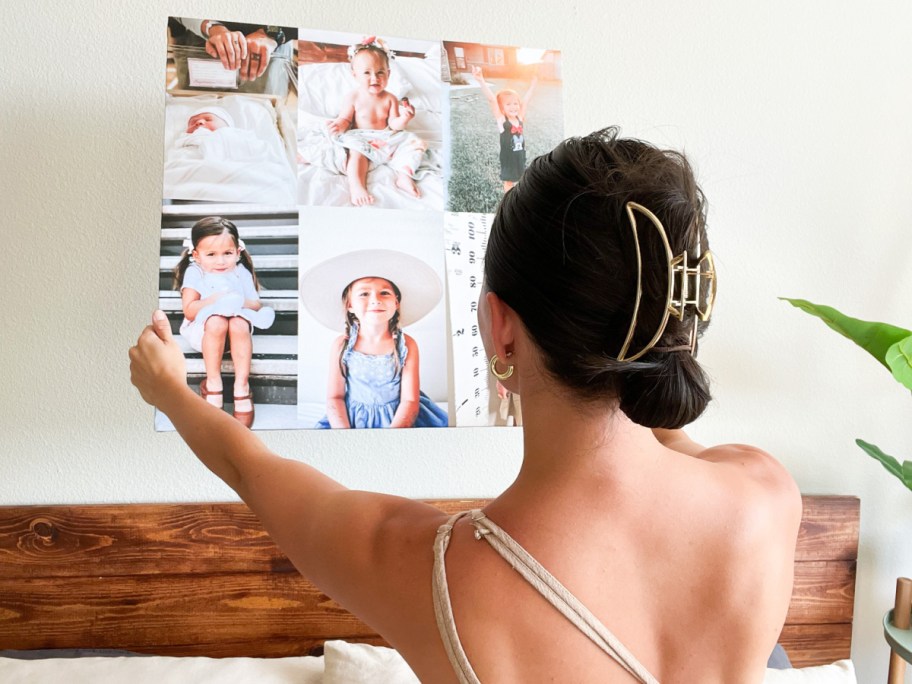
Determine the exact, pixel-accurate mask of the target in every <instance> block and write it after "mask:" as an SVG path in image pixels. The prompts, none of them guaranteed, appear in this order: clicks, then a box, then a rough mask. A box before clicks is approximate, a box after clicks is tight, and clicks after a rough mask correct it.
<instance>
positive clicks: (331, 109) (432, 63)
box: [298, 46, 445, 210]
mask: <svg viewBox="0 0 912 684" xmlns="http://www.w3.org/2000/svg"><path fill="white" fill-rule="evenodd" d="M354 87H355V81H354V79H353V78H352V75H351V68H350V67H349V65H348V63H338V62H336V63H323V64H306V65H302V66H301V67H300V68H299V69H298V142H299V148H300V147H301V146H302V145H304V144H306V143H305V141H306V140H307V141H310V142H312V141H313V138H312V136H313V135H314V134H315V133H317V134H321V133H322V132H323V131H324V130H325V127H326V122H327V121H328V120H329V119H333V118H335V117H336V116H338V115H339V110H340V108H341V102H342V97H343V96H344V95H345V94H346V93H348V92H350V91H351V90H353V89H354ZM387 90H388V91H389V92H391V93H393V94H394V95H396V96H397V97H398V98H402V97H408V99H409V102H410V103H411V104H412V105H413V106H414V107H415V118H414V119H412V121H411V122H410V123H409V126H408V130H409V131H410V132H412V133H414V134H415V135H417V136H418V137H419V138H421V139H422V140H424V141H425V142H426V143H427V144H428V150H427V152H426V153H425V156H424V160H423V162H422V165H421V166H420V167H419V168H418V171H417V175H418V177H419V179H418V181H417V185H418V189H419V191H420V192H421V198H418V199H416V198H414V197H410V196H408V195H406V194H405V193H403V192H402V191H400V190H398V189H396V188H395V186H394V185H393V181H394V179H395V173H394V172H393V170H392V169H390V168H389V167H386V166H378V167H375V168H372V169H371V170H370V171H369V173H368V176H367V183H368V190H369V191H370V192H371V194H372V195H373V196H374V199H375V201H374V204H373V206H375V207H383V208H387V209H435V210H442V209H443V206H444V184H443V168H444V149H443V120H444V112H443V107H444V102H445V98H444V97H443V86H442V82H441V80H440V49H439V46H435V47H434V48H432V49H431V50H430V51H429V52H428V53H427V55H426V56H425V57H424V58H423V59H422V58H418V57H397V58H396V59H395V60H393V62H392V63H391V66H390V82H389V85H388V86H387ZM298 198H299V199H298V201H299V203H300V204H306V205H321V206H351V202H350V200H349V193H348V182H347V179H346V177H345V176H344V175H342V174H339V173H337V172H335V171H332V170H330V169H328V168H326V166H325V165H322V164H320V163H319V162H318V163H313V164H309V163H304V162H303V161H302V160H301V159H299V163H298Z"/></svg>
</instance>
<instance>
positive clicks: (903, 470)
mask: <svg viewBox="0 0 912 684" xmlns="http://www.w3.org/2000/svg"><path fill="white" fill-rule="evenodd" d="M855 444H857V445H858V446H860V447H861V448H862V449H863V450H864V452H865V453H866V454H868V456H870V457H871V458H874V459H876V460H878V461H880V463H881V465H883V467H884V468H886V469H887V471H888V472H889V473H890V474H892V475H895V476H896V477H897V478H898V479H899V481H900V482H902V483H903V484H904V485H906V487H908V488H909V489H912V461H904V462H903V463H902V465H900V463H899V461H897V460H896V459H895V458H893V457H892V456H890V455H889V454H885V453H884V452H882V451H881V450H880V449H879V448H877V447H876V446H874V445H873V444H869V443H868V442H865V441H864V440H863V439H856V440H855Z"/></svg>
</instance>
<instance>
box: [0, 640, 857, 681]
mask: <svg viewBox="0 0 912 684" xmlns="http://www.w3.org/2000/svg"><path fill="white" fill-rule="evenodd" d="M324 648H325V650H324V653H325V655H324V656H323V657H322V658H316V657H311V656H306V657H303V656H302V657H289V658H169V657H162V656H150V657H125V658H118V657H104V658H92V657H89V658H48V659H45V660H16V659H12V658H0V682H3V684H26V683H27V684H59V683H60V682H66V683H67V684H89V683H91V684H123V683H124V682H129V684H162V683H163V682H164V683H167V684H184V683H185V682H186V684H222V683H223V682H232V683H233V682H256V684H376V683H381V682H382V684H420V682H419V681H418V678H417V677H416V676H415V674H414V673H413V672H412V670H411V668H409V666H408V664H407V663H406V662H405V660H403V658H402V656H400V655H399V654H398V653H397V652H396V651H394V650H393V649H390V648H383V647H380V646H369V645H367V644H350V643H348V642H345V641H327V642H326V644H325V646H324ZM763 682H764V684H857V681H856V677H855V668H854V666H853V664H852V661H851V660H840V661H837V662H835V663H831V664H829V665H821V666H817V667H806V668H798V669H788V670H773V669H767V670H766V674H765V676H764V678H763Z"/></svg>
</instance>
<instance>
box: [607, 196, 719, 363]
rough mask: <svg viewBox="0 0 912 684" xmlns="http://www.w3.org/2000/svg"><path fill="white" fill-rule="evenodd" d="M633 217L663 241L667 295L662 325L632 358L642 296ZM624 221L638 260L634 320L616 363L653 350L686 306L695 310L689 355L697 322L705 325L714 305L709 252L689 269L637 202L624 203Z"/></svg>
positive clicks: (713, 271)
mask: <svg viewBox="0 0 912 684" xmlns="http://www.w3.org/2000/svg"><path fill="white" fill-rule="evenodd" d="M635 212H636V213H639V214H642V215H643V216H645V217H646V218H648V219H649V221H650V223H652V225H653V227H654V228H655V229H656V232H658V234H659V237H661V238H662V244H663V245H664V246H665V255H666V257H667V259H668V266H667V272H668V291H667V294H666V297H665V307H664V312H663V314H662V322H661V323H659V327H658V329H657V330H656V333H655V335H653V337H652V339H651V340H650V341H649V343H648V344H646V346H644V347H643V348H642V349H640V350H639V351H638V352H636V353H635V354H632V355H630V356H628V355H627V353H628V351H629V350H630V342H631V341H632V340H633V335H634V333H635V332H636V327H637V319H638V317H639V313H640V299H641V298H642V296H643V256H642V254H641V252H640V238H639V234H638V233H637V220H636V215H635ZM627 218H628V219H629V220H630V229H631V230H632V231H633V242H634V245H635V246H636V257H637V289H636V299H635V300H634V303H633V316H631V318H630V327H629V328H628V329H627V337H626V338H624V344H623V346H622V347H621V353H620V354H618V357H617V360H618V361H636V360H637V359H638V358H640V357H641V356H643V355H644V354H645V353H646V352H648V351H649V350H650V349H652V348H653V347H654V346H655V345H656V342H658V341H659V339H660V338H661V337H662V334H663V333H664V332H665V326H667V325H668V317H669V316H674V317H675V318H677V319H678V320H679V321H683V320H684V314H685V309H686V308H687V307H688V306H693V307H694V312H695V315H694V326H693V330H692V331H691V333H690V353H691V354H692V353H693V352H694V350H695V349H696V346H697V325H698V324H699V321H708V320H709V317H710V315H711V314H712V310H713V305H714V304H715V302H716V265H715V262H714V261H713V255H712V252H711V251H710V250H706V251H705V252H703V254H702V255H701V256H700V258H699V260H698V261H697V264H696V266H689V265H688V263H687V252H681V254H679V255H678V256H674V255H673V254H672V252H671V244H669V242H668V234H667V233H666V232H665V226H663V225H662V222H661V221H659V219H658V218H657V217H656V215H655V214H653V213H652V212H651V211H649V209H647V208H646V207H644V206H643V205H641V204H637V203H636V202H628V203H627ZM703 280H706V281H708V284H709V287H708V288H703V287H701V285H702V281H703Z"/></svg>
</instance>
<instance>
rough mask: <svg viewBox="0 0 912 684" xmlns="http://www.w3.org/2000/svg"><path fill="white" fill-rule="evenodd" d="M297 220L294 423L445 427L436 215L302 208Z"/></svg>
mask: <svg viewBox="0 0 912 684" xmlns="http://www.w3.org/2000/svg"><path fill="white" fill-rule="evenodd" d="M365 216H368V217H369V221H366V220H365ZM300 220H301V229H300V240H301V250H300V254H301V257H300V267H299V270H300V280H299V290H300V295H301V315H300V319H299V320H300V324H299V328H298V339H299V352H298V359H299V378H300V384H299V388H300V389H299V393H298V419H299V421H300V422H302V423H305V424H307V425H309V426H310V427H314V428H347V427H353V428H383V427H446V426H448V425H449V424H450V420H449V414H450V411H449V400H448V399H449V395H450V393H449V390H448V383H447V377H448V373H447V358H448V349H447V340H446V300H445V296H444V283H445V277H444V263H443V262H444V259H443V226H442V223H441V222H440V216H439V215H437V214H435V213H428V212H423V211H404V210H396V211H391V210H377V211H372V212H370V213H369V214H366V213H365V212H363V211H361V210H359V209H355V208H350V209H340V208H337V207H332V208H327V207H302V209H301V214H300Z"/></svg>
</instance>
